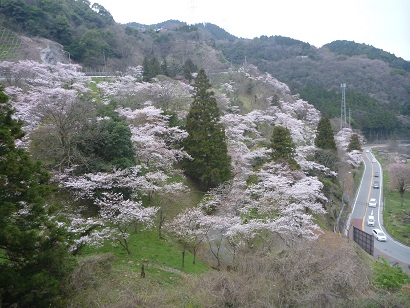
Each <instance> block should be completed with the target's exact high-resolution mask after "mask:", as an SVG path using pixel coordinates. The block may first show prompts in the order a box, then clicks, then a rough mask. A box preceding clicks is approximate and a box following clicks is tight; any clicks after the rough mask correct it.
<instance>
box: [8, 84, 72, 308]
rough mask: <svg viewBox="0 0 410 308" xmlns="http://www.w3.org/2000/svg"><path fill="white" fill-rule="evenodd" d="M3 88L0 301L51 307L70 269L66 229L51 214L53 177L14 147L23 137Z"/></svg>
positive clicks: (24, 152) (10, 303)
mask: <svg viewBox="0 0 410 308" xmlns="http://www.w3.org/2000/svg"><path fill="white" fill-rule="evenodd" d="M23 135H24V134H23V132H22V130H21V123H20V122H19V121H17V120H15V119H13V110H12V109H11V105H10V103H9V102H8V97H7V96H6V95H5V94H4V93H3V89H2V88H1V87H0V256H1V261H0V273H1V274H0V301H1V304H3V305H5V306H9V305H12V304H13V305H14V304H16V305H17V306H22V307H25V306H27V307H29V306H30V307H31V306H33V307H34V306H36V307H43V306H44V307H45V306H49V305H50V306H51V303H52V300H53V298H54V297H55V296H57V295H58V293H59V291H60V290H59V286H60V283H61V282H62V280H63V279H64V277H65V275H66V274H67V272H68V269H69V264H70V262H68V260H69V258H68V250H67V246H66V244H65V242H66V238H65V233H64V230H62V229H60V228H58V227H57V226H56V224H54V223H53V222H52V221H51V219H50V218H49V217H48V216H47V214H48V213H47V211H46V208H45V202H44V196H46V195H47V193H48V192H49V186H48V184H47V183H48V179H49V175H48V173H47V172H45V171H44V170H43V169H42V168H41V166H40V165H39V164H38V163H35V162H33V161H32V160H31V158H30V156H29V154H28V153H27V152H26V151H25V150H24V149H21V148H17V147H16V146H15V141H16V140H17V139H20V138H21V137H22V136H23Z"/></svg>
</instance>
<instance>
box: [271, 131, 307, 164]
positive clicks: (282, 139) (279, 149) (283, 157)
mask: <svg viewBox="0 0 410 308" xmlns="http://www.w3.org/2000/svg"><path fill="white" fill-rule="evenodd" d="M270 148H271V149H272V158H273V160H274V161H275V162H281V161H285V162H286V163H288V164H289V166H290V167H291V168H296V169H300V166H299V164H298V163H297V162H296V161H295V156H296V151H295V148H296V147H295V144H294V143H293V140H292V135H291V133H290V130H289V129H287V128H286V127H283V126H275V127H273V131H272V137H271V143H270Z"/></svg>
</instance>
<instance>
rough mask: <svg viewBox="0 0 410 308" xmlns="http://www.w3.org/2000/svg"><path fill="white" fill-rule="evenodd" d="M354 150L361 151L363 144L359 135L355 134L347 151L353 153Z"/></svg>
mask: <svg viewBox="0 0 410 308" xmlns="http://www.w3.org/2000/svg"><path fill="white" fill-rule="evenodd" d="M353 150H357V151H361V150H362V144H361V142H360V139H359V136H358V135H357V134H353V135H352V136H351V137H350V141H349V145H348V146H347V151H348V152H351V151H353Z"/></svg>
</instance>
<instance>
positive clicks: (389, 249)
mask: <svg viewBox="0 0 410 308" xmlns="http://www.w3.org/2000/svg"><path fill="white" fill-rule="evenodd" d="M363 162H364V166H365V167H364V173H363V177H362V180H361V182H360V186H359V189H358V191H357V193H356V199H355V201H354V204H353V210H352V213H351V214H350V217H349V221H348V224H347V226H348V228H349V229H348V230H347V231H346V234H347V232H349V237H350V238H353V228H352V226H355V227H356V228H358V229H361V230H363V231H365V232H366V233H369V234H372V229H375V228H377V229H382V230H383V231H384V233H385V234H386V236H387V242H379V241H378V240H377V239H376V238H375V239H374V253H373V256H374V257H375V258H378V257H379V256H382V257H384V258H386V259H387V260H389V263H392V264H396V263H397V264H400V265H401V266H402V267H403V268H404V269H406V270H407V271H408V272H409V271H410V247H408V246H406V245H403V244H401V243H399V242H397V241H395V240H394V239H393V238H392V237H391V236H390V235H389V234H388V233H387V232H386V230H385V229H384V227H383V215H382V211H383V206H384V204H383V180H382V179H383V170H382V168H381V166H380V164H379V162H378V161H377V160H376V159H375V157H374V156H373V154H372V152H371V148H365V152H363ZM375 172H378V174H379V176H375ZM376 175H377V174H376ZM374 181H378V182H379V185H380V188H379V189H377V188H373V183H374ZM370 198H375V199H376V200H377V206H376V207H375V208H373V207H369V206H368V203H369V200H370ZM372 212H373V215H374V218H375V223H374V227H369V226H368V225H367V218H368V216H369V215H371V213H372Z"/></svg>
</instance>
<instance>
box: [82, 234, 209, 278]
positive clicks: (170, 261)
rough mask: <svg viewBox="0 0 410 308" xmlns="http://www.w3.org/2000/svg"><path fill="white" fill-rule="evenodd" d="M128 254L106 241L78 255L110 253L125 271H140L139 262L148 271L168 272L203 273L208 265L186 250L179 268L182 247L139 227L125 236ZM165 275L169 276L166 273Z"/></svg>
mask: <svg viewBox="0 0 410 308" xmlns="http://www.w3.org/2000/svg"><path fill="white" fill-rule="evenodd" d="M128 243H129V249H130V251H131V254H128V253H127V251H126V250H125V249H124V248H123V247H122V246H120V245H119V244H118V245H115V246H113V245H112V243H108V242H107V243H105V244H104V245H103V246H102V247H100V248H93V247H85V248H84V249H83V250H82V252H81V256H83V257H85V256H90V255H98V254H104V253H112V254H114V256H115V259H114V261H113V263H112V265H113V266H114V267H116V268H118V269H121V268H122V269H123V270H124V271H132V272H138V273H139V272H140V271H141V265H142V264H144V265H145V271H146V273H147V275H150V274H151V273H156V274H158V271H165V272H167V273H172V274H173V275H175V273H191V274H195V273H203V272H206V271H207V270H208V266H206V265H205V264H204V263H202V262H201V261H200V260H198V259H197V260H196V264H193V255H192V254H191V253H189V252H188V251H187V252H186V253H185V266H184V268H182V251H181V249H180V248H179V246H178V245H177V244H176V243H173V242H171V241H167V240H165V239H160V238H159V237H158V230H157V229H151V230H141V231H140V230H138V232H137V233H134V232H133V233H131V235H130V237H129V238H128ZM165 276H168V275H167V274H166V275H165Z"/></svg>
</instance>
